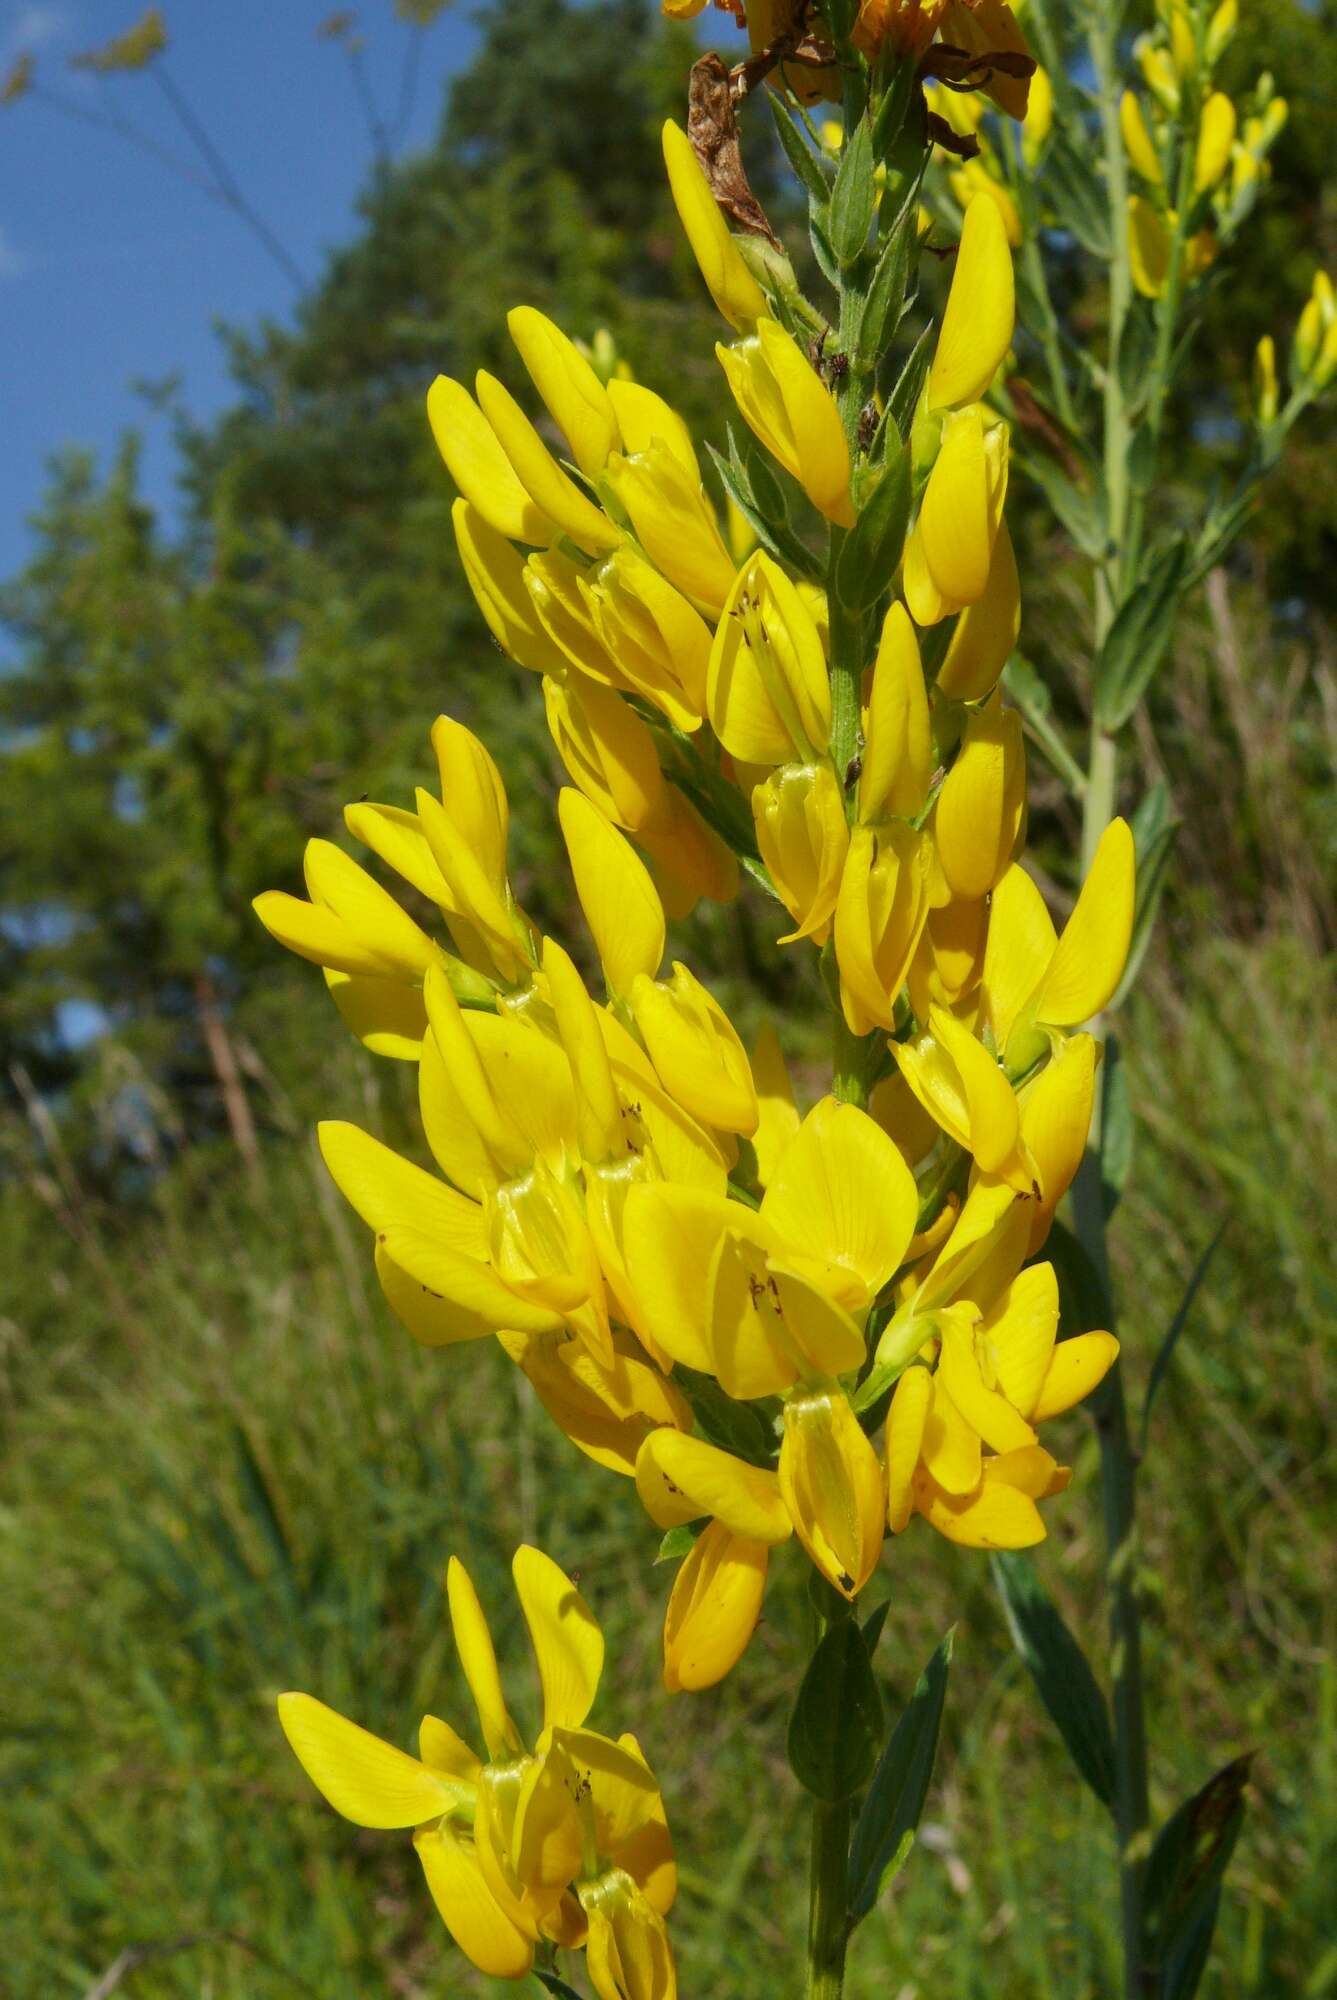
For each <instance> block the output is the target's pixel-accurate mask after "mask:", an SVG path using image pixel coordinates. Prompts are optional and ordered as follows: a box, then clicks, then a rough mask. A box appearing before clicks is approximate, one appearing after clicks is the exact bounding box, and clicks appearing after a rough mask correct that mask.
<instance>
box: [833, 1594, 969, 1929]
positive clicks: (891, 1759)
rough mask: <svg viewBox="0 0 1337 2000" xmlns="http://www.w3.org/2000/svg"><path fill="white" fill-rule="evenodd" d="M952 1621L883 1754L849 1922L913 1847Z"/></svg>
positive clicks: (868, 1805) (859, 1836)
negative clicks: (912, 1841) (909, 1843)
mask: <svg viewBox="0 0 1337 2000" xmlns="http://www.w3.org/2000/svg"><path fill="white" fill-rule="evenodd" d="M955 1634H956V1627H955V1626H953V1627H952V1629H951V1631H950V1632H948V1633H947V1635H946V1637H945V1638H944V1639H943V1641H942V1644H941V1645H940V1646H939V1647H938V1649H937V1651H936V1652H935V1653H934V1655H933V1658H932V1659H931V1660H930V1661H929V1663H928V1665H927V1666H926V1667H925V1669H924V1671H923V1673H922V1674H921V1675H920V1676H919V1679H918V1681H917V1682H916V1684H915V1691H914V1693H913V1694H912V1695H911V1697H910V1699H909V1701H908V1702H907V1704H906V1706H905V1709H904V1711H903V1713H902V1714H901V1716H900V1718H899V1720H898V1721H897V1724H896V1727H895V1728H894V1729H893V1730H892V1732H891V1735H890V1736H889V1737H888V1738H887V1742H886V1747H885V1748H884V1749H883V1752H882V1755H881V1757H880V1758H879V1759H878V1763H877V1769H876V1771H875V1772H874V1774H873V1782H872V1784H871V1785H870V1786H869V1787H868V1796H867V1798H866V1799H865V1800H864V1802H863V1806H862V1808H861V1810H860V1813H859V1818H858V1823H857V1824H856V1826H855V1829H854V1840H853V1843H852V1845H851V1848H850V1872H849V1919H850V1926H851V1928H853V1926H854V1925H855V1924H858V1923H862V1921H863V1919H864V1918H865V1917H866V1916H867V1915H868V1912H869V1911H870V1910H871V1909H872V1907H873V1905H874V1904H875V1903H876V1901H877V1899H878V1897H879V1896H880V1895H881V1893H882V1890H883V1888H884V1887H885V1885H886V1884H887V1882H888V1881H889V1880H890V1879H891V1877H892V1876H893V1875H894V1874H895V1873H896V1872H897V1870H898V1869H899V1868H900V1866H901V1864H902V1862H903V1861H904V1859H905V1856H906V1854H907V1853H908V1852H909V1847H908V1846H907V1841H908V1840H912V1839H913V1837H914V1833H915V1829H916V1828H917V1826H918V1825H919V1819H920V1815H921V1813H922V1812H923V1810H924V1801H925V1799H926V1798H927V1797H928V1788H929V1784H930V1782H931V1780H932V1777H933V1760H934V1757H935V1756H936V1754H937V1749H938V1731H939V1728H940V1727H941V1724H942V1710H943V1703H944V1701H945V1700H946V1697H947V1673H948V1669H949V1668H950V1666H951V1664H952V1644H953V1640H954V1638H955Z"/></svg>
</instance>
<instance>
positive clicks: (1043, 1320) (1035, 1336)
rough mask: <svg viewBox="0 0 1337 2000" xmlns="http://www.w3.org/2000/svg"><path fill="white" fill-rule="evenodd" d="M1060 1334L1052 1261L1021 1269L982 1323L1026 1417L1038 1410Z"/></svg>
mask: <svg viewBox="0 0 1337 2000" xmlns="http://www.w3.org/2000/svg"><path fill="white" fill-rule="evenodd" d="M1057 1333H1058V1280H1057V1278H1056V1277H1055V1276H1054V1267H1053V1265H1052V1264H1032V1265H1031V1266H1030V1268H1029V1269H1028V1270H1025V1271H1021V1272H1019V1273H1018V1275H1017V1276H1016V1277H1015V1278H1014V1279H1013V1280H1012V1283H1011V1284H1010V1285H1009V1286H1008V1287H1007V1289H1006V1290H1005V1291H1004V1292H1002V1293H1000V1295H999V1297H998V1298H997V1299H995V1301H994V1302H993V1304H992V1305H991V1306H990V1308H989V1310H988V1312H987V1313H986V1314H985V1316H984V1318H983V1319H982V1320H981V1322H980V1327H979V1337H980V1340H981V1342H982V1343H983V1344H984V1345H985V1346H986V1347H987V1348H988V1349H989V1351H990V1352H991V1354H992V1356H993V1360H994V1365H995V1367H996V1369H997V1373H998V1386H999V1388H1000V1389H1001V1390H1002V1392H1003V1394H1004V1395H1005V1396H1006V1397H1007V1399H1008V1401H1009V1403H1011V1404H1012V1406H1013V1408H1014V1409H1017V1410H1019V1411H1020V1412H1021V1414H1022V1416H1023V1417H1029V1416H1030V1415H1031V1412H1032V1411H1033V1410H1034V1408H1035V1405H1036V1402H1037V1400H1038V1398H1039V1394H1040V1385H1041V1383H1042V1382H1043V1381H1044V1378H1045V1371H1046V1370H1047V1368H1048V1367H1049V1357H1050V1355H1051V1354H1052V1353H1053V1351H1054V1340H1055V1337H1056V1335H1057ZM1007 1448H1008V1449H1014V1448H1015V1447H1011V1446H1009V1447H1007Z"/></svg>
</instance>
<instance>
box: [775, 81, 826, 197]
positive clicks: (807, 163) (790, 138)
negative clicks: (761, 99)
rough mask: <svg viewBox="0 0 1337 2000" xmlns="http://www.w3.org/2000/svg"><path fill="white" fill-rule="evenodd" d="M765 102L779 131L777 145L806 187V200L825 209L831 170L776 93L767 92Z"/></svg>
mask: <svg viewBox="0 0 1337 2000" xmlns="http://www.w3.org/2000/svg"><path fill="white" fill-rule="evenodd" d="M766 101H767V103H768V104H769V105H770V107H771V116H772V117H773V118H774V120H775V128H776V130H777V132H778V133H779V134H780V144H781V145H782V146H783V147H784V149H785V157H786V158H787V159H788V161H789V164H790V166H791V167H792V168H793V169H794V172H795V173H796V174H797V175H798V177H799V179H800V180H801V181H802V183H803V185H804V187H805V188H806V189H807V190H808V196H809V199H810V200H812V201H814V202H816V203H817V204H818V206H819V207H820V208H823V209H824V208H825V207H826V203H827V198H828V196H829V195H830V193H831V171H830V169H829V168H828V166H827V165H826V162H825V161H824V160H820V159H819V158H818V156H817V154H816V153H814V151H813V149H812V147H811V146H810V145H809V144H808V142H807V140H806V139H805V138H804V136H803V134H802V132H801V131H800V130H799V126H798V121H797V120H796V119H795V118H794V116H793V115H792V113H791V112H789V111H787V110H786V109H785V106H784V104H783V103H782V101H781V99H780V97H779V95H778V94H777V93H776V92H775V91H773V90H768V91H767V92H766Z"/></svg>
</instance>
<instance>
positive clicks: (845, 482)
mask: <svg viewBox="0 0 1337 2000" xmlns="http://www.w3.org/2000/svg"><path fill="white" fill-rule="evenodd" d="M715 352H716V354H717V355H718V356H719V359H720V365H721V367H722V368H723V369H724V373H725V375H726V376H727V378H728V382H729V387H730V388H731V389H732V391H733V395H734V401H735V402H736V403H737V405H738V408H739V411H740V412H741V414H742V417H743V420H744V422H745V423H746V424H747V425H748V428H749V429H750V430H752V431H753V432H755V434H756V436H757V437H758V438H759V439H760V440H761V442H762V444H764V445H765V447H766V449H767V450H768V451H769V452H770V453H771V455H772V456H773V457H774V458H775V459H776V460H777V461H778V462H779V463H780V464H781V465H782V466H783V467H784V469H785V471H786V472H788V473H789V474H791V476H792V477H793V478H795V479H796V480H797V481H798V483H799V485H800V486H801V487H802V488H803V491H804V492H805V493H806V494H807V496H808V498H809V499H810V500H811V501H812V504H813V506H814V507H816V508H817V509H818V511H819V512H820V513H822V514H825V515H826V517H827V519H828V520H830V521H834V522H835V523H836V525H837V526H838V527H842V528H852V527H853V526H854V507H853V504H852V502H851V500H850V453H849V446H848V444H847V443H846V440H845V426H844V425H843V424H842V422H841V420H840V412H839V410H838V409H837V408H836V401H835V397H834V396H833V395H832V394H831V391H830V390H829V389H828V388H827V386H826V384H825V382H823V380H822V378H821V376H820V375H819V374H818V373H817V370H816V369H815V368H814V367H813V365H812V363H811V362H810V361H809V359H808V357H807V355H806V354H804V352H803V350H802V349H801V348H800V346H799V344H798V342H797V341H796V340H795V339H794V337H793V335H792V334H789V333H786V332H785V330H784V328H783V327H782V326H781V325H780V324H779V323H778V322H777V321H776V320H773V319H759V320H758V321H757V326H756V332H755V333H754V334H751V335H750V336H749V337H748V338H747V339H745V340H740V341H737V342H735V344H734V345H733V346H732V347H724V346H717V347H716V349H715Z"/></svg>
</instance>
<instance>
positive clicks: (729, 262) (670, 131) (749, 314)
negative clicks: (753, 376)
mask: <svg viewBox="0 0 1337 2000" xmlns="http://www.w3.org/2000/svg"><path fill="white" fill-rule="evenodd" d="M663 144H664V165H665V166H666V167H667V168H668V178H669V192H670V193H671V194H672V196H673V205H674V207H675V208H676V209H677V211H678V220H679V222H681V224H682V227H683V234H684V235H685V236H686V238H687V241H688V242H689V243H690V244H691V246H692V255H693V256H694V257H695V258H696V261H697V264H698V265H699V266H700V270H701V276H702V277H703V278H704V279H705V281H706V290H707V291H708V292H709V293H710V296H711V298H712V299H714V301H715V304H716V305H717V306H718V307H719V309H720V311H721V312H722V313H723V315H724V317H725V319H727V320H728V322H729V324H730V326H732V327H736V328H737V330H738V331H739V332H740V333H746V332H747V331H748V330H749V329H750V327H751V326H752V325H753V324H754V322H755V321H757V320H759V319H763V318H765V317H766V316H767V315H768V314H769V312H770V305H769V303H768V301H767V298H766V294H765V293H764V292H763V291H762V289H761V286H760V285H759V284H758V283H757V281H756V279H755V278H754V277H753V275H752V273H751V272H750V271H749V270H748V268H747V265H746V264H745V263H744V262H743V259H742V255H741V253H740V251H739V249H738V245H737V244H736V243H735V242H734V240H733V237H732V236H731V235H730V233H729V227H728V224H727V223H726V222H725V220H724V217H723V215H722V214H721V213H720V209H719V204H718V203H717V202H716V200H715V197H714V195H713V194H712V193H711V190H710V184H709V182H708V181H707V179H706V177H705V175H704V174H703V173H702V171H701V165H700V162H699V161H698V159H697V157H696V154H695V152H694V151H693V149H692V142H691V140H690V139H689V138H688V137H687V134H686V133H685V132H684V131H683V129H682V127H681V126H680V125H675V124H674V122H673V120H672V119H671V118H670V119H667V120H666V121H665V124H664V132H663Z"/></svg>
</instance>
